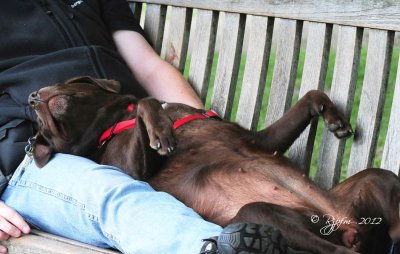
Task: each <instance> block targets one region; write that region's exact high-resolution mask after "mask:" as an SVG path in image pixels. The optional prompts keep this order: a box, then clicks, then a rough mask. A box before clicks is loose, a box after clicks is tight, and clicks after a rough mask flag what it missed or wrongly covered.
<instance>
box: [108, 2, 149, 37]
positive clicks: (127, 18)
mask: <svg viewBox="0 0 400 254" xmlns="http://www.w3.org/2000/svg"><path fill="white" fill-rule="evenodd" d="M101 5H102V15H103V20H104V22H105V23H106V25H107V27H108V29H109V30H110V32H114V31H117V30H131V31H135V32H138V33H140V34H142V35H144V33H143V29H142V28H141V27H140V24H139V22H138V21H137V20H136V19H135V18H134V16H133V13H132V11H131V9H130V8H129V4H128V1H126V0H101Z"/></svg>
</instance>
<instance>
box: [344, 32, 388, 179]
mask: <svg viewBox="0 0 400 254" xmlns="http://www.w3.org/2000/svg"><path fill="white" fill-rule="evenodd" d="M393 40H394V33H393V32H390V31H383V30H370V32H369V42H368V54H367V61H366V66H365V77H364V83H363V88H362V93H361V99H360V106H359V111H358V117H357V123H356V129H355V137H354V142H353V145H352V148H351V153H350V161H349V170H348V176H351V175H353V174H355V173H357V172H359V171H360V170H362V169H365V168H367V167H371V165H372V161H373V158H374V155H375V150H376V144H377V138H378V133H379V127H380V122H381V119H382V112H383V105H384V100H385V94H386V87H387V82H388V76H389V67H390V60H391V56H392V49H393Z"/></svg>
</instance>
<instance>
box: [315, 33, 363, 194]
mask: <svg viewBox="0 0 400 254" xmlns="http://www.w3.org/2000/svg"><path fill="white" fill-rule="evenodd" d="M338 30H339V31H338V41H337V50H336V59H335V67H334V73H333V80H332V87H331V92H330V98H331V99H332V101H333V102H334V103H336V105H337V106H338V108H339V109H340V110H342V112H344V113H345V115H346V117H349V115H350V112H351V108H352V104H353V101H354V93H355V86H356V82H357V74H358V67H359V63H360V52H361V43H362V32H363V31H362V29H360V28H356V27H347V26H340V27H339V29H338ZM344 145H345V141H344V140H339V139H337V138H336V137H335V136H334V135H333V134H332V133H331V132H329V131H328V130H327V129H326V128H325V130H324V133H323V137H322V144H321V148H320V154H319V157H318V170H317V174H316V177H315V181H316V182H317V183H318V184H319V185H320V186H321V187H322V188H325V189H329V188H331V187H332V186H333V185H334V184H336V183H337V182H338V181H339V176H340V167H341V163H342V157H343V151H344Z"/></svg>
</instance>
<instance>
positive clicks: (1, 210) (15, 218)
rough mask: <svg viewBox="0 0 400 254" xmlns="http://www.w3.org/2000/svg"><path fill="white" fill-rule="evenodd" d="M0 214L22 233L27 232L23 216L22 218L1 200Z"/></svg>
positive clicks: (27, 228)
mask: <svg viewBox="0 0 400 254" xmlns="http://www.w3.org/2000/svg"><path fill="white" fill-rule="evenodd" d="M0 216H1V217H3V218H4V219H5V220H7V221H9V222H10V223H11V224H13V225H14V226H15V227H17V228H18V229H19V230H21V231H22V232H23V233H25V234H28V233H29V231H30V228H29V225H28V223H26V221H25V220H24V218H22V216H21V215H19V213H17V212H16V211H15V210H14V209H12V208H11V207H9V206H7V205H6V204H4V202H3V201H0Z"/></svg>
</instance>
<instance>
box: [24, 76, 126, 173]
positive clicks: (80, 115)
mask: <svg viewBox="0 0 400 254" xmlns="http://www.w3.org/2000/svg"><path fill="white" fill-rule="evenodd" d="M119 89H120V85H119V83H118V82H117V81H113V80H105V79H93V78H90V77H77V78H73V79H71V80H68V81H67V82H65V84H56V85H53V86H49V87H44V88H42V89H40V90H39V91H36V92H33V93H32V94H31V95H30V96H29V99H28V101H29V104H30V105H31V107H32V108H33V109H34V110H35V112H36V114H37V117H38V124H39V131H38V133H37V135H36V140H35V142H34V143H33V151H32V154H33V158H34V160H35V162H36V164H37V165H38V166H39V167H43V166H44V165H45V164H46V163H47V162H48V160H49V159H50V158H51V156H52V154H53V153H55V152H63V153H70V154H75V155H83V153H85V152H88V151H85V149H87V147H85V146H87V145H88V144H92V143H93V142H95V141H93V139H95V138H96V137H97V136H98V135H99V134H98V133H97V132H99V129H100V131H101V130H102V127H101V126H102V125H103V124H107V125H108V124H109V122H110V121H113V119H111V120H110V121H108V120H107V117H108V116H107V115H109V114H110V113H113V112H109V111H110V110H108V108H109V107H112V105H114V106H115V104H116V102H118V101H120V97H121V95H118V92H119ZM127 103H128V102H127ZM122 104H124V105H121V107H125V106H126V105H125V104H126V103H122ZM111 111H112V109H111ZM94 126H97V127H98V128H96V130H92V129H93V127H94ZM94 146H95V145H94Z"/></svg>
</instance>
